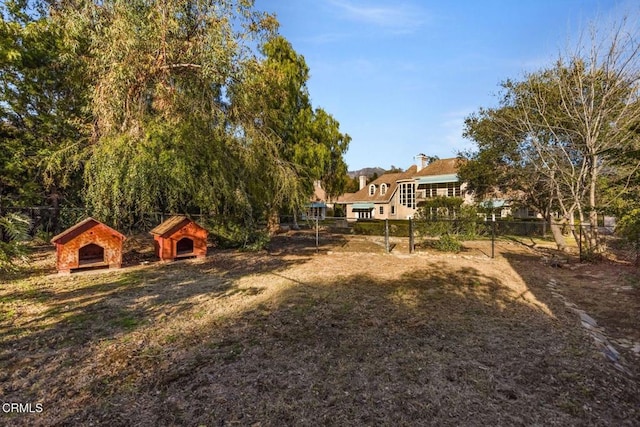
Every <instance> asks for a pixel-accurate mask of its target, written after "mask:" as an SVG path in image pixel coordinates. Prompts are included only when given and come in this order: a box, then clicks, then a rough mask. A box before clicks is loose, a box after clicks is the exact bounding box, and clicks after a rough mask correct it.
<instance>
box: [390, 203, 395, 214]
mask: <svg viewBox="0 0 640 427" xmlns="http://www.w3.org/2000/svg"><path fill="white" fill-rule="evenodd" d="M395 214H396V206H395V205H391V215H395Z"/></svg>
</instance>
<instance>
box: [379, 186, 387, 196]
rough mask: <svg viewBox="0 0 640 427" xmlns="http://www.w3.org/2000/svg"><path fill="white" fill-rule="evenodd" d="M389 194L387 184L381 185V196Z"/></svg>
mask: <svg viewBox="0 0 640 427" xmlns="http://www.w3.org/2000/svg"><path fill="white" fill-rule="evenodd" d="M385 194H387V184H380V195H381V196H384V195H385Z"/></svg>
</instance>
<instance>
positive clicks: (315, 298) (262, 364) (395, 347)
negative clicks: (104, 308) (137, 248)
mask: <svg viewBox="0 0 640 427" xmlns="http://www.w3.org/2000/svg"><path fill="white" fill-rule="evenodd" d="M225 264H226V263H225ZM206 271H207V270H206V268H202V270H201V273H203V272H206ZM158 275H160V272H158ZM261 277H272V278H273V280H279V281H287V282H288V283H289V285H288V286H284V287H282V288H281V289H280V291H279V292H278V293H277V294H273V297H271V298H269V299H266V300H264V301H262V302H261V303H259V304H256V305H254V306H247V308H246V309H244V310H241V311H240V312H238V313H236V314H237V315H235V316H230V317H229V318H227V319H221V318H220V317H215V316H211V317H208V315H207V314H205V315H204V316H203V318H202V319H200V320H201V323H200V324H199V325H198V327H196V328H185V329H184V330H182V331H181V333H180V334H179V335H178V336H174V337H173V338H172V339H171V340H165V341H164V343H163V345H155V346H152V345H149V344H148V345H132V346H130V347H131V348H129V347H127V346H126V345H124V344H125V343H122V345H120V346H118V347H113V349H106V350H105V351H103V354H102V356H101V358H100V359H98V360H99V361H101V362H103V363H105V365H104V366H99V365H96V366H94V367H93V368H94V369H93V375H94V377H93V378H91V379H89V380H86V379H85V380H82V381H80V380H78V381H76V382H74V381H73V380H71V381H65V378H67V377H69V376H70V377H73V375H74V374H76V375H77V374H78V373H79V372H84V371H86V370H87V367H86V366H82V367H81V368H82V369H79V368H76V367H72V366H69V367H65V366H60V370H59V371H56V372H51V373H50V374H51V375H52V377H51V378H47V380H46V383H45V384H44V385H43V386H42V387H41V388H39V389H38V390H39V391H36V390H35V389H32V391H31V392H26V394H21V395H20V396H18V394H17V390H4V392H3V395H5V396H7V398H17V397H20V398H21V400H24V399H26V398H28V399H32V400H36V401H37V400H40V401H42V400H45V401H46V402H47V403H48V404H49V405H47V407H46V408H47V410H48V411H47V412H46V413H45V415H46V416H47V418H46V419H45V418H44V416H43V417H41V418H39V417H38V416H35V415H34V416H30V417H24V418H20V419H15V421H17V422H27V420H28V423H29V424H31V425H35V424H42V425H48V424H78V423H79V424H90V423H95V424H110V425H113V426H119V425H123V426H124V425H233V424H241V425H254V424H256V423H260V424H261V425H318V424H323V425H356V424H357V425H360V424H385V425H389V424H392V425H425V424H429V425H531V424H545V425H546V424H553V425H578V424H616V425H621V424H625V423H626V424H630V425H631V424H637V423H638V422H640V414H639V413H638V408H639V407H640V398H639V397H638V396H639V395H638V391H639V390H638V384H637V382H634V381H632V380H629V379H626V378H624V377H622V376H619V375H617V374H616V373H612V372H611V371H610V370H609V369H608V367H606V366H604V365H603V364H602V363H601V361H600V360H599V359H597V358H596V357H594V355H593V352H592V349H591V348H590V345H589V343H588V342H587V341H586V340H585V339H584V336H583V334H582V333H581V331H579V330H577V329H575V328H567V327H566V325H565V324H564V321H563V319H562V318H558V317H557V316H555V315H554V314H553V313H551V312H550V311H548V310H545V309H544V304H540V303H539V302H536V301H534V300H531V299H529V300H527V299H524V298H522V294H521V293H519V292H516V291H515V290H514V288H513V287H510V286H509V284H508V283H505V282H504V281H503V279H501V278H500V277H495V276H492V275H486V274H483V273H481V272H480V271H479V270H477V269H475V268H472V267H464V268H458V269H453V270H452V269H451V268H450V266H449V265H448V264H447V263H445V262H436V263H433V264H431V265H429V266H428V267H424V268H420V269H416V270H415V271H412V272H409V273H405V274H402V275H401V276H399V277H396V278H393V279H380V278H379V277H378V276H373V275H371V274H366V273H365V274H346V275H344V276H342V277H340V278H339V279H335V280H334V279H302V278H300V277H299V276H295V275H292V274H290V272H289V271H287V269H285V268H280V269H266V270H263V274H262V276H261ZM150 280H152V278H150ZM195 280H196V281H195V282H193V283H190V284H189V285H188V286H196V287H198V286H200V285H198V283H199V282H198V279H195ZM203 280H205V281H206V280H207V279H203ZM156 286H158V291H160V289H161V288H160V287H161V286H163V285H162V283H161V282H160V281H158V283H157V284H156ZM220 286H222V288H220V289H218V290H217V291H214V292H218V294H214V295H212V297H213V298H218V297H220V295H222V294H223V293H224V292H225V291H226V290H227V289H228V288H225V287H224V286H227V285H220ZM162 289H165V288H162ZM166 289H167V292H168V294H167V295H166V296H165V297H166V298H167V299H171V298H172V297H173V296H172V295H171V293H172V292H174V290H172V288H171V287H169V288H166ZM212 291H213V290H212V289H211V288H209V293H211V292H212ZM534 292H535V291H534ZM136 295H139V294H136ZM542 298H546V295H542ZM128 299H129V300H132V299H133V298H132V297H128ZM177 304H178V305H179V304H180V301H179V300H178V301H177ZM184 322H185V323H183V324H177V325H176V326H178V327H179V326H180V325H185V326H186V325H187V324H188V322H189V320H188V319H185V321H184ZM131 339H132V340H140V341H145V340H148V339H149V336H148V335H145V334H144V333H143V331H141V332H140V334H138V335H135V336H134V337H132V338H131ZM17 344H20V343H19V342H18V343H17ZM23 344H24V343H23ZM72 360H75V361H76V362H77V363H78V364H83V365H86V364H88V363H91V362H95V359H91V358H89V356H88V355H86V357H85V358H82V357H81V358H78V359H72ZM30 368H31V369H33V367H31V366H30ZM40 368H44V367H43V366H41V367H40ZM34 379H35V380H39V381H45V379H44V378H42V377H39V378H38V377H37V378H34ZM14 383H15V381H14ZM611 384H614V385H616V387H620V388H615V389H613V390H612V389H610V388H606V387H604V386H608V385H611ZM63 386H64V387H67V388H68V389H67V392H66V393H62V392H60V391H59V390H58V388H60V387H63ZM23 393H25V392H24V390H23ZM47 393H51V395H47ZM54 404H55V405H54ZM62 406H64V409H60V408H61V407H62Z"/></svg>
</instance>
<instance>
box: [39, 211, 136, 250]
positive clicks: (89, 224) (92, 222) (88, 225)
mask: <svg viewBox="0 0 640 427" xmlns="http://www.w3.org/2000/svg"><path fill="white" fill-rule="evenodd" d="M96 226H102V227H105V228H106V229H108V230H109V231H110V232H111V233H113V234H115V235H116V237H119V238H120V239H122V240H125V239H126V237H125V236H124V234H122V233H120V232H118V231H116V230H114V229H113V228H111V227H109V226H108V225H105V224H103V223H101V222H100V221H98V220H97V219H93V218H91V217H89V218H87V219H85V220H82V221H80V222H79V223H77V224H76V225H74V226H72V227H69V228H67V229H66V230H64V231H63V232H62V233H60V234H58V235H56V236H53V238H52V239H51V243H54V244H55V243H66V242H68V241H69V240H71V239H73V238H74V237H76V236H78V235H80V234H82V233H84V232H85V231H87V230H90V229H92V228H93V227H96Z"/></svg>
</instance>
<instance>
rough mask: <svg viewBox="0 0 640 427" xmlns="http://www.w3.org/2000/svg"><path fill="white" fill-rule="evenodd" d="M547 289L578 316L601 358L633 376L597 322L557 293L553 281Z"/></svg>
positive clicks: (553, 280) (556, 286) (550, 281)
mask: <svg viewBox="0 0 640 427" xmlns="http://www.w3.org/2000/svg"><path fill="white" fill-rule="evenodd" d="M547 288H549V290H551V294H552V295H553V296H554V298H557V299H559V300H561V301H562V302H563V303H564V305H565V307H567V309H568V310H570V311H572V312H574V313H576V314H577V315H578V317H579V318H580V323H581V324H582V327H583V328H584V329H585V330H586V331H587V333H588V334H589V335H590V336H591V338H593V340H594V342H595V344H596V346H597V347H598V349H599V350H600V352H601V353H602V354H603V356H604V357H605V358H606V359H607V360H609V361H610V362H611V363H612V364H613V367H614V368H616V369H617V370H618V371H620V372H624V373H625V374H627V375H628V376H633V374H632V373H631V371H629V369H627V368H626V367H625V366H624V365H623V361H622V359H621V358H620V353H619V352H618V350H616V348H615V347H614V346H613V345H612V344H611V342H610V341H609V338H608V337H607V335H606V334H605V332H604V328H603V327H601V326H598V322H596V320H595V319H594V318H593V317H591V316H589V315H588V314H587V313H586V312H585V311H584V310H581V309H580V308H578V306H576V305H575V304H574V303H572V302H570V301H568V300H567V298H566V297H565V296H564V295H562V294H561V293H559V292H558V283H557V282H556V280H555V279H549V282H548V283H547ZM634 350H635V348H634Z"/></svg>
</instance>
